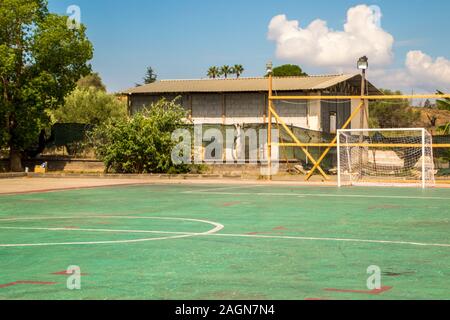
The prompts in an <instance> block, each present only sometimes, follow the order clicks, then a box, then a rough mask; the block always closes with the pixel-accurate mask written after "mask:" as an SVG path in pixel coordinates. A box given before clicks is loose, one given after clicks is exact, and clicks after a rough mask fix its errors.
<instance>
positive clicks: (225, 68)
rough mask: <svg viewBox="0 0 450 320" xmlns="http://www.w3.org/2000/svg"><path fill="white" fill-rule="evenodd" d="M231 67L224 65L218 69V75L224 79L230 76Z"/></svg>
mask: <svg viewBox="0 0 450 320" xmlns="http://www.w3.org/2000/svg"><path fill="white" fill-rule="evenodd" d="M231 71H232V70H231V67H230V66H227V65H224V66H222V67H221V68H220V74H221V75H223V76H224V78H225V79H226V78H228V75H229V74H231Z"/></svg>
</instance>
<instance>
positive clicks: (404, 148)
mask: <svg viewBox="0 0 450 320" xmlns="http://www.w3.org/2000/svg"><path fill="white" fill-rule="evenodd" d="M432 143H433V141H432V136H431V134H430V133H429V132H428V131H426V130H425V129H352V130H339V131H338V183H339V186H343V185H379V186H383V185H393V186H395V185H417V186H422V187H429V186H433V185H434V183H435V180H434V174H435V171H434V162H433V146H432Z"/></svg>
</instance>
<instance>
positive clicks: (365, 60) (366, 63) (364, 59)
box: [357, 56, 369, 70]
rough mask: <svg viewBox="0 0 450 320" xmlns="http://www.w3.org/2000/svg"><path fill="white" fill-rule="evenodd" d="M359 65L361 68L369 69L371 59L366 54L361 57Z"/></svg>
mask: <svg viewBox="0 0 450 320" xmlns="http://www.w3.org/2000/svg"><path fill="white" fill-rule="evenodd" d="M357 66H358V69H359V70H367V69H369V59H368V58H367V57H366V56H364V57H361V58H359V60H358V63H357Z"/></svg>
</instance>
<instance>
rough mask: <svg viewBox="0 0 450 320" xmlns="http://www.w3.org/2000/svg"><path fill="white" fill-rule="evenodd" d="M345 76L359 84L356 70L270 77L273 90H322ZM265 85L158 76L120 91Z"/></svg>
mask: <svg viewBox="0 0 450 320" xmlns="http://www.w3.org/2000/svg"><path fill="white" fill-rule="evenodd" d="M347 80H352V81H351V82H352V83H353V84H355V85H356V86H357V87H359V86H360V82H361V76H360V75H359V74H347V75H345V74H341V75H324V76H305V77H283V78H276V77H275V78H273V90H279V91H295V90H323V89H327V88H330V87H332V86H334V85H336V84H338V83H341V82H344V81H347ZM358 80H359V85H358ZM268 86H269V84H268V81H267V78H239V79H198V80H161V81H156V82H154V83H151V84H147V85H143V86H140V87H135V88H131V89H128V90H125V91H124V92H123V93H125V94H145V93H147V94H151V93H184V92H255V91H256V92H257V91H267V90H268ZM373 90H375V91H378V90H377V89H376V88H375V87H374V86H373V85H371V84H369V91H373Z"/></svg>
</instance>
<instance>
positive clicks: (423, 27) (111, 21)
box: [49, 0, 450, 91]
mask: <svg viewBox="0 0 450 320" xmlns="http://www.w3.org/2000/svg"><path fill="white" fill-rule="evenodd" d="M359 4H366V5H377V6H379V7H380V9H381V11H382V14H383V17H382V20H381V27H382V29H383V30H384V31H386V32H387V33H389V34H390V35H392V36H393V37H394V39H395V42H394V44H393V46H392V52H393V54H394V58H393V60H392V61H391V62H390V63H388V64H385V65H383V66H381V67H378V69H379V70H374V72H375V71H377V72H378V71H379V72H380V74H378V73H377V74H376V75H374V79H373V80H374V82H375V84H377V85H379V86H381V87H386V86H388V85H390V86H392V85H396V83H394V84H392V81H391V82H389V78H391V80H392V77H388V76H386V73H387V74H388V73H389V70H393V72H394V70H395V72H397V75H398V77H400V79H401V77H402V76H404V73H402V72H403V70H402V69H403V68H404V66H405V57H406V55H407V54H408V52H410V51H411V50H419V51H421V52H423V53H424V54H426V55H427V56H430V57H431V58H432V59H436V58H437V57H444V58H445V59H450V41H449V38H450V37H449V34H448V32H449V30H450V19H449V18H448V12H450V1H443V0H429V1H425V0H395V1H394V0H386V1H381V0H380V1H372V2H364V1H347V0H316V1H300V0H296V1H293V0H245V1H243V0H227V1H212V0H184V1H183V0H165V1H157V0H146V1H144V0H127V1H124V0H49V8H50V10H51V11H52V12H56V13H60V14H65V13H66V9H67V7H68V6H69V5H78V6H79V7H80V8H81V20H82V23H84V24H85V25H86V26H87V28H88V36H89V39H90V40H91V41H92V42H93V44H94V48H95V54H94V59H93V61H92V64H93V68H94V70H95V71H97V72H99V73H100V75H101V76H102V78H103V80H104V82H105V83H106V85H107V87H108V90H109V91H118V90H120V89H125V88H127V87H130V86H133V85H134V83H136V82H140V81H141V80H142V77H143V75H144V73H145V69H146V67H147V66H152V67H153V68H154V69H155V70H156V72H157V74H158V76H159V79H186V78H202V77H205V73H206V70H207V69H208V67H209V66H212V65H219V66H220V65H224V64H235V63H239V64H242V65H244V67H245V69H246V71H245V73H244V76H260V75H262V74H263V73H264V69H265V64H266V62H267V61H268V60H273V61H274V63H275V64H282V63H290V62H293V61H290V60H289V59H284V58H282V57H279V56H278V57H277V56H276V43H275V42H274V41H270V40H268V26H269V23H270V21H271V19H272V18H273V17H274V16H276V15H279V14H285V15H286V16H287V19H289V20H298V21H299V23H300V26H301V27H302V28H306V27H307V25H308V24H309V23H310V22H312V21H313V20H315V19H318V18H320V19H321V20H325V21H326V22H327V24H328V27H329V28H330V29H333V30H342V29H343V24H344V23H345V20H346V14H347V11H348V10H349V8H351V7H354V6H356V5H359ZM349 50H351V48H349ZM369 59H370V54H369ZM297 61H299V62H298V63H299V64H300V65H302V67H303V68H304V69H305V70H306V71H307V72H308V73H311V74H315V73H321V72H327V71H330V72H331V71H332V70H330V69H327V68H322V67H321V66H320V65H318V64H317V63H301V61H303V60H302V57H299V60H297ZM297 61H295V62H297ZM305 61H306V60H305ZM447 61H448V60H444V65H445V66H447V64H446V63H447ZM434 72H436V70H435V71H434ZM383 74H384V76H383ZM432 75H433V74H430V78H431V76H432ZM408 76H411V73H408ZM396 79H397V78H396ZM443 79H444V80H445V79H446V78H445V77H443ZM442 83H443V82H440V85H441V86H442ZM437 85H438V84H436V86H437ZM414 86H417V87H420V84H417V82H408V83H406V82H405V83H399V84H398V86H397V87H398V88H400V89H404V90H408V89H410V88H413V87H414ZM443 86H445V83H444V84H443ZM393 89H396V88H393Z"/></svg>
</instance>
